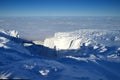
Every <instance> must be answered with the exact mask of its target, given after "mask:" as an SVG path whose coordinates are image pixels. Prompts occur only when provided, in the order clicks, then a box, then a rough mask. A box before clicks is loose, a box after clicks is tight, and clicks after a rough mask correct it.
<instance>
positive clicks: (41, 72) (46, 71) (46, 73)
mask: <svg viewBox="0 0 120 80" xmlns="http://www.w3.org/2000/svg"><path fill="white" fill-rule="evenodd" d="M39 72H40V74H41V75H43V76H46V75H48V73H49V72H50V71H49V70H40V71H39Z"/></svg>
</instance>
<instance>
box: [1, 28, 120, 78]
mask: <svg viewBox="0 0 120 80" xmlns="http://www.w3.org/2000/svg"><path fill="white" fill-rule="evenodd" d="M119 34H120V31H119V30H78V31H74V32H62V33H61V32H59V33H55V36H54V37H53V38H47V39H45V41H44V44H43V43H42V42H39V41H28V40H24V39H21V38H20V37H19V33H18V32H17V31H16V30H7V31H4V30H0V79H30V80H66V79H69V80H114V79H116V80H120V74H119V73H120V69H119V67H120V35H119ZM43 45H44V46H43ZM91 72H92V73H91Z"/></svg>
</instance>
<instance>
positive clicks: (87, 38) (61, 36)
mask: <svg viewBox="0 0 120 80" xmlns="http://www.w3.org/2000/svg"><path fill="white" fill-rule="evenodd" d="M119 34H120V32H119V31H112V30H84V29H83V30H78V31H73V32H58V33H55V35H54V37H52V38H47V39H45V40H44V46H46V47H49V48H54V46H56V49H57V50H66V49H79V48H80V46H82V45H83V44H85V46H90V45H91V46H96V45H102V44H104V46H113V45H119V44H118V43H119V42H120V40H119V38H120V35H119ZM110 35H112V36H110ZM113 37H115V40H112V38H113ZM113 42H114V44H112V43H113ZM104 51H106V48H104V47H102V50H101V52H104Z"/></svg>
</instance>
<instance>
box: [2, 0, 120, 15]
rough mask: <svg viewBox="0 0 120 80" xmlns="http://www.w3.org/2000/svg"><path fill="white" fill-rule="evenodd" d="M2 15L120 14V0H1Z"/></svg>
mask: <svg viewBox="0 0 120 80" xmlns="http://www.w3.org/2000/svg"><path fill="white" fill-rule="evenodd" d="M0 16H120V0H0Z"/></svg>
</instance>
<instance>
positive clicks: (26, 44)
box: [23, 43, 33, 46]
mask: <svg viewBox="0 0 120 80" xmlns="http://www.w3.org/2000/svg"><path fill="white" fill-rule="evenodd" d="M23 45H24V46H32V45H33V44H31V43H24V44H23Z"/></svg>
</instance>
